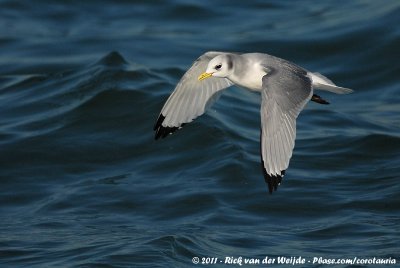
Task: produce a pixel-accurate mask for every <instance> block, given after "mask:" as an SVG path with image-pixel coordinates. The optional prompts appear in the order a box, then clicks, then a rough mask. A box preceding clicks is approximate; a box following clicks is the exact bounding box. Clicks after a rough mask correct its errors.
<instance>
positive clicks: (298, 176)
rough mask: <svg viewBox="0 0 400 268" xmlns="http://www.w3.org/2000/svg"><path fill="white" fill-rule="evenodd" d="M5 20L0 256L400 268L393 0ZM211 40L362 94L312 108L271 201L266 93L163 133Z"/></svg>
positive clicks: (107, 10) (22, 262)
mask: <svg viewBox="0 0 400 268" xmlns="http://www.w3.org/2000/svg"><path fill="white" fill-rule="evenodd" d="M0 17H1V19H0V21H1V23H0V215H1V220H0V266H1V267H19V266H23V267H190V266H198V267H199V266H202V267H204V266H206V265H201V264H198V265H194V264H192V258H193V257H196V256H197V257H200V258H201V257H216V258H218V263H217V264H214V265H209V266H214V267H221V266H223V267H235V266H236V267H238V265H233V264H232V265H230V266H228V265H224V264H221V263H219V260H223V261H225V257H226V256H232V257H240V256H242V257H243V258H244V257H251V258H259V259H263V258H264V257H265V256H269V257H271V258H276V257H278V256H285V257H292V256H294V257H298V256H302V257H304V258H306V259H307V260H310V261H312V260H313V258H314V257H322V258H354V257H360V258H373V257H376V258H392V259H395V260H396V261H397V264H398V263H400V194H399V192H400V184H399V179H400V176H399V174H400V153H399V152H400V132H399V130H400V113H399V112H400V92H399V82H398V81H399V74H400V68H399V61H400V58H399V47H400V42H399V40H400V28H399V25H400V2H399V1H396V0H393V1H389V0H385V1H373V0H371V1H367V0H365V1H364V0H357V1H261V0H260V1H228V0H226V1H183V0H175V1H161V0H151V1H144V0H143V1H122V0H121V1H82V3H81V2H78V1H75V2H73V1H10V0H9V1H0ZM207 50H223V51H242V52H251V51H259V52H265V53H269V54H273V55H276V56H280V57H283V58H285V59H288V60H291V61H294V62H296V63H297V64H299V65H301V66H304V67H305V68H307V69H309V70H314V71H318V72H321V73H323V74H325V75H327V76H328V77H329V78H331V79H332V80H333V81H334V82H335V83H337V84H338V85H341V86H345V87H349V88H353V89H355V93H354V94H351V95H345V96H339V95H334V94H330V93H326V92H322V93H321V94H320V95H321V96H322V97H324V98H326V99H328V100H329V101H330V102H331V105H329V106H322V105H318V104H315V103H309V104H308V105H307V108H306V109H305V110H304V111H303V112H302V113H301V115H300V117H299V119H298V124H297V126H298V132H297V134H298V135H297V140H296V148H295V151H294V156H293V158H292V161H291V164H290V167H289V169H288V170H287V173H286V176H285V179H284V182H283V184H282V185H281V186H280V188H279V190H278V191H277V192H276V193H274V195H268V194H267V188H266V185H265V183H264V180H263V177H262V173H261V168H260V163H259V162H260V157H259V124H260V115H259V102H260V100H259V96H258V95H257V94H254V93H251V92H247V91H243V90H241V89H239V88H235V87H234V88H231V89H229V90H227V91H226V92H225V93H224V94H223V96H222V97H221V98H220V99H219V101H218V102H217V103H216V104H215V105H214V106H213V107H212V108H211V109H210V110H209V111H208V112H207V113H206V114H205V115H203V116H202V117H200V118H198V119H197V120H195V122H193V123H191V124H189V125H187V126H185V127H184V128H183V129H182V130H179V131H178V132H176V133H175V134H174V135H172V136H170V137H168V138H167V139H164V140H161V141H154V140H153V132H152V126H153V124H154V121H155V119H156V118H157V116H158V113H159V111H160V109H161V107H162V105H163V103H164V101H165V99H166V98H167V96H168V95H169V94H170V92H171V91H172V89H173V88H174V86H175V84H176V83H177V81H178V80H179V78H180V77H181V75H182V74H183V73H184V72H185V70H186V69H187V68H188V67H189V66H190V65H191V63H192V61H193V60H194V59H196V58H197V57H198V56H199V55H200V54H202V53H204V52H205V51H207ZM200 260H201V259H200ZM243 266H245V265H243ZM262 266H265V265H258V266H257V265H255V266H254V265H252V266H250V265H248V267H262ZM275 266H276V267H278V266H277V265H275ZM307 266H313V267H318V266H320V265H317V264H314V265H312V264H310V263H307V264H305V265H299V266H297V267H307ZM343 266H345V265H343ZM348 266H349V265H348ZM364 266H367V265H359V266H358V267H364ZM372 266H373V265H372ZM372 266H371V265H369V267H372ZM335 267H341V266H335Z"/></svg>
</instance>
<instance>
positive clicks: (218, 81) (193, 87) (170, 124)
mask: <svg viewBox="0 0 400 268" xmlns="http://www.w3.org/2000/svg"><path fill="white" fill-rule="evenodd" d="M222 53H224V52H207V53H205V54H203V55H201V56H200V57H199V58H198V59H197V60H196V61H195V62H194V63H193V65H192V67H190V69H189V70H188V71H187V72H186V73H185V74H184V75H183V76H182V78H181V80H180V81H179V83H178V84H177V86H176V87H175V90H174V91H173V92H172V94H171V95H170V96H169V98H168V99H167V101H166V102H165V104H164V107H163V108H162V109H161V113H160V114H159V116H158V119H157V121H156V124H155V125H154V131H155V138H156V139H158V138H160V137H166V136H167V135H168V134H171V133H173V132H174V131H176V130H177V129H179V128H181V127H182V126H183V125H184V124H185V123H189V122H191V121H192V120H193V119H195V118H196V117H198V116H200V115H202V114H203V113H204V111H205V109H206V107H207V104H208V103H209V102H210V100H211V99H213V96H214V95H215V94H216V93H217V92H219V91H221V90H222V89H224V88H227V87H229V86H231V85H233V83H232V82H231V81H229V80H228V79H226V78H215V77H210V78H208V79H205V80H203V81H198V79H197V78H198V76H199V75H200V74H201V73H203V72H204V71H205V70H206V69H207V65H208V62H209V61H210V60H211V59H213V58H214V57H216V56H218V55H220V54H222Z"/></svg>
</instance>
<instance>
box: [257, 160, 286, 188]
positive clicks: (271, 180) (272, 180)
mask: <svg viewBox="0 0 400 268" xmlns="http://www.w3.org/2000/svg"><path fill="white" fill-rule="evenodd" d="M262 169H263V174H264V180H265V182H266V183H267V185H268V191H269V193H270V194H272V193H273V192H274V191H277V190H278V186H279V185H280V184H281V182H282V177H283V176H284V175H285V171H284V170H282V171H281V175H269V174H268V173H267V171H266V170H265V168H264V165H263V166H262Z"/></svg>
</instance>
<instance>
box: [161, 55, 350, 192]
mask: <svg viewBox="0 0 400 268" xmlns="http://www.w3.org/2000/svg"><path fill="white" fill-rule="evenodd" d="M232 85H236V86H239V87H243V88H246V89H248V90H251V91H257V92H260V93H261V100H262V101H261V135H260V137H261V165H262V170H263V174H264V179H265V182H266V183H267V185H268V189H269V192H270V193H271V194H272V192H273V191H276V190H277V188H278V185H280V183H281V181H282V177H283V176H284V175H285V170H286V169H287V168H288V166H289V160H290V158H291V157H292V152H293V148H294V142H295V138H296V118H297V116H298V115H299V113H300V111H301V110H302V109H303V108H304V106H305V105H306V103H307V102H308V101H310V100H312V101H315V102H317V103H320V104H328V102H327V101H326V100H324V99H322V98H321V97H320V96H318V95H315V94H314V88H315V89H320V90H326V91H330V92H333V93H336V94H348V93H351V92H353V90H351V89H349V88H343V87H338V86H336V85H335V84H334V83H333V82H332V81H331V80H329V79H328V78H326V77H325V76H323V75H321V74H320V73H313V72H310V71H307V70H306V69H304V68H302V67H300V66H298V65H296V64H294V63H292V62H289V61H287V60H284V59H281V58H278V57H274V56H271V55H268V54H263V53H243V54H242V53H228V52H215V51H210V52H206V53H205V54H203V55H201V56H200V57H199V58H198V59H197V60H196V61H195V62H194V63H193V65H192V67H191V68H190V69H189V70H188V71H187V72H186V73H185V74H184V75H183V77H182V78H181V80H180V81H179V83H178V84H177V86H176V88H175V90H174V91H173V92H172V94H171V95H170V96H169V98H168V99H167V101H166V103H165V104H164V107H163V108H162V109H161V113H160V114H159V116H158V119H157V121H156V123H155V125H154V131H155V139H156V140H157V139H159V138H165V137H166V136H167V135H168V134H172V133H173V132H175V131H176V130H177V129H180V128H181V127H182V126H183V125H184V124H186V123H189V122H191V121H193V119H195V118H196V117H198V116H200V115H201V114H203V113H204V111H205V109H206V107H207V102H208V101H209V100H210V99H212V97H213V96H214V95H215V94H216V93H217V92H219V91H221V90H223V89H225V88H227V87H230V86H232Z"/></svg>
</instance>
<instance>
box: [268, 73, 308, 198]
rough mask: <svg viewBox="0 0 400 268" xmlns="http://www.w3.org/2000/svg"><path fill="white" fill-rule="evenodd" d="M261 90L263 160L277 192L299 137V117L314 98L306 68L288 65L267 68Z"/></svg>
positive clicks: (271, 187)
mask: <svg viewBox="0 0 400 268" xmlns="http://www.w3.org/2000/svg"><path fill="white" fill-rule="evenodd" d="M266 69H268V72H267V74H266V75H265V76H264V77H263V80H262V83H263V90H262V91H261V96H262V102H261V162H262V168H263V173H264V178H265V181H266V183H267V184H268V189H269V192H270V193H272V192H273V191H276V190H277V188H278V185H279V184H280V183H281V180H282V177H283V176H284V175H285V170H286V169H287V167H288V166H289V160H290V158H291V156H292V152H293V148H294V141H295V138H296V118H297V116H298V115H299V113H300V111H301V110H302V109H303V108H304V106H305V105H306V103H307V102H308V101H309V100H310V99H311V97H312V95H313V94H312V92H313V90H312V83H311V80H310V78H308V77H307V76H306V74H307V73H306V71H304V70H302V69H300V68H297V66H290V65H286V66H284V67H283V68H280V69H279V70H278V69H274V68H273V67H268V66H267V67H266Z"/></svg>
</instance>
